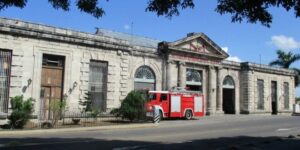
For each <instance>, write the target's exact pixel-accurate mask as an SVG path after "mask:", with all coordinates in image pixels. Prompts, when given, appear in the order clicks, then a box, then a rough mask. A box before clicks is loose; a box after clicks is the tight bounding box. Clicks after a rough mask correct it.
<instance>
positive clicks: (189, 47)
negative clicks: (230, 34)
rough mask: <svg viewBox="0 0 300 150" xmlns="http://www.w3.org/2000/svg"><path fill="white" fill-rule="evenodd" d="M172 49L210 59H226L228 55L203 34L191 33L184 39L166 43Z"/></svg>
mask: <svg viewBox="0 0 300 150" xmlns="http://www.w3.org/2000/svg"><path fill="white" fill-rule="evenodd" d="M168 45H169V46H170V47H172V48H173V49H178V50H184V51H186V52H193V53H199V54H205V55H210V56H212V57H218V58H227V57H228V56H229V55H228V54H227V53H226V52H225V51H223V50H222V49H221V48H220V47H219V46H218V45H217V44H216V43H214V42H213V41H212V40H211V39H209V38H208V37H207V36H206V35H205V34H203V33H193V34H192V35H189V36H188V37H186V38H183V39H180V40H178V41H175V42H171V43H168Z"/></svg>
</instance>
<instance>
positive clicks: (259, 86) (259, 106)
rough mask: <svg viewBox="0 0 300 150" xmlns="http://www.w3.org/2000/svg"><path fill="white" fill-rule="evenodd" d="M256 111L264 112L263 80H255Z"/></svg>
mask: <svg viewBox="0 0 300 150" xmlns="http://www.w3.org/2000/svg"><path fill="white" fill-rule="evenodd" d="M257 109H260V110H264V80H260V79H258V80H257Z"/></svg>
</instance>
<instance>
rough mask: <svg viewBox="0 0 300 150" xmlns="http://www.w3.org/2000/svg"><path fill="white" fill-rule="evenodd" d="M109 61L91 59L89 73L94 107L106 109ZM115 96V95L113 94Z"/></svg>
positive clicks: (102, 110) (103, 110) (101, 109)
mask: <svg viewBox="0 0 300 150" xmlns="http://www.w3.org/2000/svg"><path fill="white" fill-rule="evenodd" d="M107 70H108V64H107V62H101V61H95V60H91V62H90V73H89V92H90V96H91V100H92V107H93V108H96V109H99V110H100V111H101V112H105V111H106V88H107V87H106V85H107ZM111 96H113V95H111Z"/></svg>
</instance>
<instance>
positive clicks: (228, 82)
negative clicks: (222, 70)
mask: <svg viewBox="0 0 300 150" xmlns="http://www.w3.org/2000/svg"><path fill="white" fill-rule="evenodd" d="M223 88H225V89H234V81H233V79H232V77H231V76H226V77H225V79H224V81H223Z"/></svg>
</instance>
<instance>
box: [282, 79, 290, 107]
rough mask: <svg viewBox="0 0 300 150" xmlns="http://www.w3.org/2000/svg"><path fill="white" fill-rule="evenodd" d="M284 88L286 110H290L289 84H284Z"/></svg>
mask: <svg viewBox="0 0 300 150" xmlns="http://www.w3.org/2000/svg"><path fill="white" fill-rule="evenodd" d="M283 88H284V95H283V96H284V109H289V104H290V103H289V100H290V95H289V83H288V82H284V83H283Z"/></svg>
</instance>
